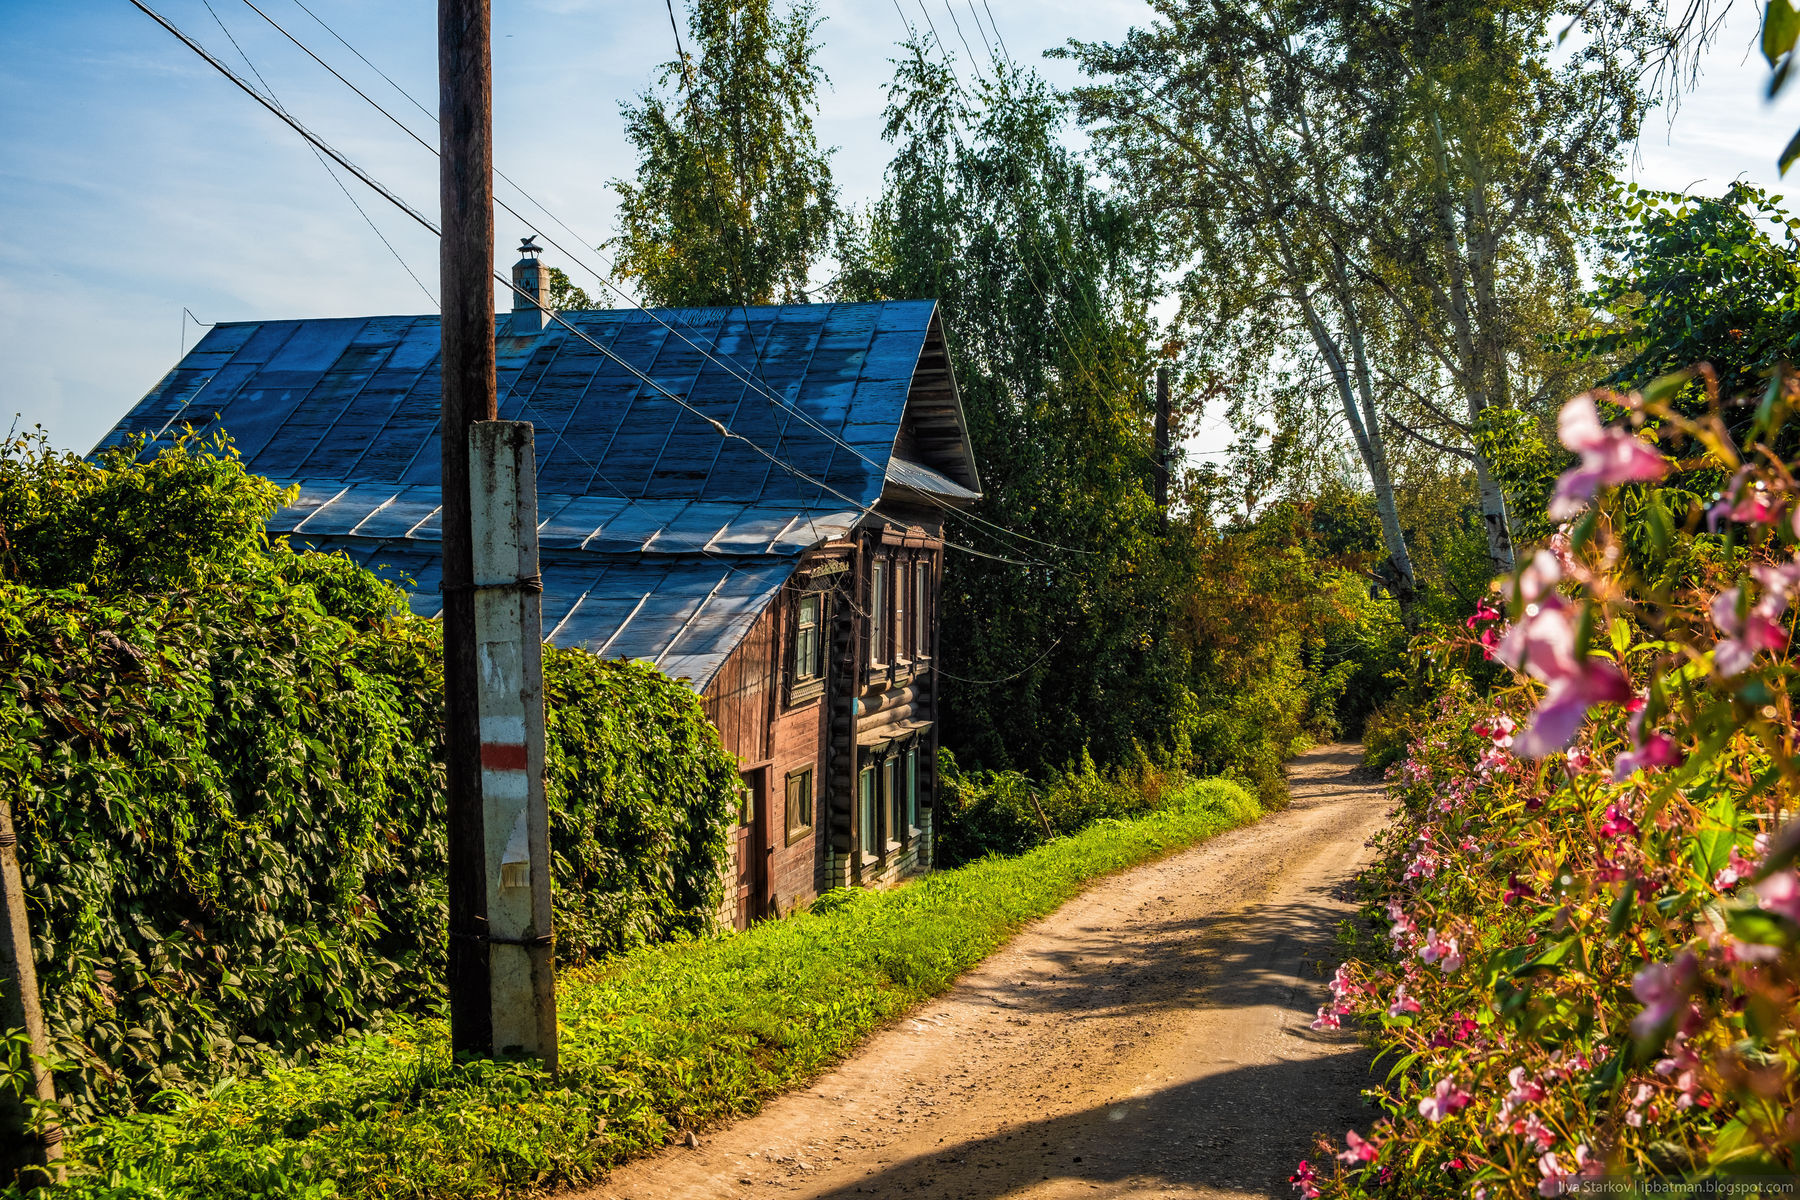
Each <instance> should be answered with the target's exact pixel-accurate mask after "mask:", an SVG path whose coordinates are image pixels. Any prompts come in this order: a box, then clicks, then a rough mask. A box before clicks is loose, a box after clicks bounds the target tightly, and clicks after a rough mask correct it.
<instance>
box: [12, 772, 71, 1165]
mask: <svg viewBox="0 0 1800 1200" xmlns="http://www.w3.org/2000/svg"><path fill="white" fill-rule="evenodd" d="M17 847H18V835H17V834H15V833H14V832H13V823H12V805H11V804H10V803H8V802H7V801H6V800H5V799H4V798H0V1033H4V1032H6V1031H9V1030H13V1029H23V1030H24V1031H25V1035H26V1037H27V1038H28V1039H29V1040H30V1042H31V1064H30V1066H31V1082H30V1096H29V1099H30V1100H34V1101H37V1102H38V1103H40V1104H54V1103H55V1102H56V1088H55V1086H54V1085H53V1084H52V1083H51V1080H50V1068H49V1065H48V1064H49V1060H50V1041H49V1038H48V1037H47V1036H46V1035H45V1032H44V1010H43V1006H42V1005H41V1004H40V1002H39V999H38V986H37V964H36V963H34V962H33V961H32V958H31V927H30V923H29V922H28V921H27V920H26V912H25V881H24V878H23V876H21V875H20V873H19V856H18V850H17ZM27 1099H28V1098H27V1097H26V1096H19V1095H14V1094H12V1093H11V1092H9V1091H8V1092H0V1185H5V1184H9V1183H20V1184H24V1185H26V1186H27V1187H30V1186H33V1185H36V1184H40V1183H43V1182H45V1177H46V1176H48V1178H49V1180H50V1181H51V1182H57V1183H60V1182H61V1181H62V1164H61V1161H60V1160H61V1159H62V1128H61V1126H59V1125H56V1124H51V1125H49V1126H48V1127H47V1128H43V1129H40V1130H37V1131H35V1132H34V1131H33V1130H32V1128H31V1125H32V1119H31V1108H30V1105H29V1104H28V1102H27Z"/></svg>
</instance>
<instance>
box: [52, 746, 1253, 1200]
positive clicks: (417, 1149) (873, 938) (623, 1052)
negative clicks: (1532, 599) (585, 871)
mask: <svg viewBox="0 0 1800 1200" xmlns="http://www.w3.org/2000/svg"><path fill="white" fill-rule="evenodd" d="M1261 811H1262V810H1261V809H1260V808H1259V806H1258V805H1257V802H1256V801H1255V800H1254V799H1252V798H1251V797H1250V796H1249V795H1248V794H1247V793H1246V792H1244V791H1243V790H1242V789H1241V788H1239V787H1237V786H1236V785H1235V784H1232V783H1227V782H1223V781H1219V780H1208V781H1204V782H1199V783H1193V784H1190V785H1188V786H1187V787H1186V788H1184V789H1182V790H1181V791H1180V792H1178V793H1177V794H1175V795H1172V796H1170V797H1168V798H1167V803H1166V807H1164V808H1163V809H1161V810H1160V811H1157V812H1154V813H1152V814H1150V815H1148V816H1144V817H1140V818H1137V819H1135V820H1130V821H1102V822H1099V823H1097V824H1095V825H1093V826H1090V827H1089V828H1088V829H1086V830H1083V831H1082V832H1081V833H1078V834H1075V835H1074V836H1071V837H1067V838H1061V839H1058V840H1056V841H1054V842H1051V843H1049V844H1047V845H1044V846H1040V847H1038V848H1037V849H1035V850H1032V851H1031V852H1029V853H1027V854H1024V855H1021V856H1020V857H1017V858H1007V859H1000V858H990V859H984V860H982V861H980V862H975V863H971V864H969V865H968V866H965V867H960V868H957V869H955V870H952V871H944V872H941V873H938V874H935V875H932V876H929V877H926V878H924V879H921V880H919V881H918V882H916V883H913V884H911V885H909V886H907V887H904V888H900V889H897V890H895V891H891V892H881V893H857V894H854V895H852V896H849V897H844V896H843V895H842V894H841V893H839V894H834V896H833V901H834V903H831V904H827V905H821V906H820V907H821V908H822V909H829V911H821V912H807V913H800V914H797V915H795V916H793V917H791V918H789V919H787V920H782V921H773V922H769V923H767V924H763V925H758V926H757V927H755V928H754V929H752V930H750V931H749V932H747V933H742V934H734V935H729V936H724V937H719V938H712V939H706V940H699V941H688V942H682V943H676V944H671V945H665V946H659V947H654V948H651V949H647V950H642V951H638V952H635V953H632V954H629V955H626V956H624V957H622V958H619V959H615V960H613V961H611V962H609V963H608V964H606V965H605V966H604V967H601V968H598V969H594V970H590V971H585V972H579V973H572V974H568V975H565V976H564V977H563V978H562V979H561V980H560V981H559V982H560V988H559V994H558V1001H559V1005H560V1011H561V1018H562V1026H563V1035H562V1037H563V1040H562V1056H563V1070H562V1075H561V1078H560V1079H557V1080H552V1079H551V1078H550V1077H549V1076H548V1075H546V1074H545V1073H544V1072H542V1071H540V1070H538V1069H537V1067H536V1066H535V1065H534V1064H532V1063H526V1062H506V1063H493V1062H457V1061H455V1060H453V1059H452V1057H451V1055H450V1053H449V1049H448V1046H447V1042H446V1036H445V1028H444V1025H443V1023H442V1022H441V1021H437V1020H395V1021H393V1022H391V1023H390V1024H388V1025H387V1026H386V1028H385V1029H383V1030H382V1031H381V1032H379V1033H376V1034H371V1035H368V1036H365V1037H361V1038H358V1039H356V1040H355V1041H353V1042H351V1043H350V1044H348V1045H345V1046H341V1047H335V1048H332V1049H330V1050H328V1051H326V1052H324V1053H322V1054H320V1055H319V1056H318V1057H317V1058H315V1059H314V1060H313V1061H312V1062H310V1063H308V1064H306V1065H304V1066H300V1067H290V1068H283V1069H277V1070H273V1071H271V1072H270V1073H269V1074H267V1075H265V1076H259V1077H257V1078H254V1079H249V1080H241V1081H236V1082H230V1081H228V1082H227V1083H225V1084H223V1085H221V1086H220V1087H218V1088H216V1089H214V1091H213V1093H212V1094H211V1096H209V1097H207V1098H205V1099H200V1100H194V1099H190V1098H185V1097H177V1096H172V1095H171V1096H169V1097H168V1098H167V1099H166V1100H165V1103H166V1105H167V1106H168V1107H167V1111H164V1112H158V1113H146V1114H139V1115H135V1116H132V1117H126V1118H113V1119H108V1120H104V1121H101V1122H97V1123H95V1124H92V1125H89V1126H87V1127H85V1128H83V1129H82V1130H80V1131H79V1132H78V1133H75V1134H73V1135H72V1138H71V1146H70V1150H71V1153H72V1167H73V1173H72V1177H71V1180H70V1183H69V1184H68V1185H67V1186H66V1187H65V1188H62V1189H57V1190H56V1191H55V1192H54V1193H53V1194H54V1195H57V1196H64V1195H70V1196H87V1197H171V1198H172V1197H202V1196H204V1197H217V1196H241V1197H254V1196H265V1197H276V1196H280V1197H325V1196H344V1197H350V1196H354V1197H364V1196H368V1197H375V1196H379V1197H427V1196H429V1197H476V1196H501V1195H516V1194H520V1193H524V1192H529V1191H532V1190H534V1189H542V1188H547V1187H550V1186H552V1185H556V1184H567V1183H574V1182H581V1181H584V1180H590V1179H593V1178H595V1177H597V1176H599V1175H600V1174H602V1173H603V1172H604V1171H605V1170H606V1168H608V1167H610V1166H615V1165H617V1164H618V1163H620V1162H622V1161H624V1160H626V1159H628V1158H631V1157H633V1156H636V1155H640V1154H643V1153H645V1152H647V1151H649V1150H652V1149H654V1148H656V1147H658V1146H661V1145H664V1144H666V1143H667V1142H668V1141H670V1140H671V1138H673V1137H674V1136H675V1135H676V1134H677V1133H678V1132H679V1131H681V1130H683V1129H687V1128H693V1127H697V1126H703V1125H705V1124H707V1123H709V1122H714V1121H718V1120H721V1119H723V1118H726V1117H730V1116H734V1115H738V1114H742V1113H748V1112H752V1111H754V1110H755V1109H756V1108H758V1107H759V1106H760V1105H761V1104H762V1103H763V1102H764V1101H766V1100H767V1099H769V1098H770V1097H771V1096H774V1095H775V1094H777V1093H778V1092H781V1091H784V1090H786V1089H787V1088H790V1087H792V1086H794V1085H795V1084H797V1083H800V1082H802V1081H804V1080H807V1079H809V1078H811V1077H813V1076H815V1075H817V1074H819V1073H820V1072H821V1071H822V1070H824V1069H825V1068H827V1067H829V1066H831V1065H832V1064H833V1063H836V1062H838V1061H839V1060H841V1059H842V1058H844V1056H845V1055H847V1054H848V1053H850V1052H851V1051H852V1050H853V1049H854V1048H855V1047H856V1046H857V1044H858V1043H859V1042H861V1041H862V1040H863V1039H864V1038H865V1037H866V1036H868V1034H869V1033H870V1032H871V1031H873V1030H875V1029H878V1028H880V1027H881V1026H883V1025H885V1024H886V1023H888V1022H889V1021H891V1020H893V1019H894V1018H895V1017H897V1016H899V1015H900V1014H901V1013H904V1012H905V1011H907V1010H908V1009H910V1008H912V1007H913V1006H914V1005H916V1004H918V1003H919V1002H920V1001H922V1000H925V999H926V998H928V997H930V996H933V995H936V994H938V993H939V992H942V991H944V990H945V989H946V988H948V987H949V986H950V984H951V983H952V982H954V981H955V979H956V977H957V976H958V975H960V974H961V973H962V972H963V971H965V970H967V969H968V968H969V967H971V966H973V965H974V964H976V963H978V962H980V961H981V960H982V959H983V958H985V957H986V956H987V955H989V954H991V953H993V951H995V950H996V949H998V948H999V947H1000V946H1001V945H1002V944H1003V943H1005V942H1006V940H1007V939H1008V938H1009V937H1010V936H1011V935H1012V934H1013V932H1014V931H1016V930H1017V929H1018V928H1019V927H1020V926H1021V925H1022V924H1024V923H1025V922H1027V921H1029V920H1031V919H1033V918H1035V917H1039V916H1042V915H1043V914H1045V913H1048V912H1050V911H1051V910H1053V909H1055V908H1056V907H1057V906H1058V905H1060V904H1062V903H1063V902H1064V901H1065V900H1067V899H1069V898H1070V897H1071V896H1073V895H1075V894H1076V893H1077V892H1079V891H1081V890H1082V888H1083V887H1084V886H1085V885H1086V884H1088V883H1089V882H1091V881H1092V880H1094V879H1097V878H1099V877H1101V876H1104V875H1108V874H1111V873H1113V872H1115V871H1119V870H1121V869H1123V868H1126V867H1130V866H1133V865H1136V864H1138V863H1142V862H1146V861H1149V860H1151V859H1155V858H1158V857H1161V856H1162V855H1164V854H1167V853H1169V852H1171V851H1173V850H1177V849H1180V848H1183V847H1186V846H1189V845H1192V844H1194V843H1196V842H1199V841H1201V840H1204V839H1205V838H1207V837H1210V836H1212V835H1213V834H1215V833H1219V832H1221V831H1223V830H1225V829H1229V828H1231V827H1233V826H1237V825H1241V824H1244V823H1246V822H1248V821H1251V820H1254V819H1256V818H1257V817H1258V816H1260V815H1261Z"/></svg>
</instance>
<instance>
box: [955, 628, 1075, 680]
mask: <svg viewBox="0 0 1800 1200" xmlns="http://www.w3.org/2000/svg"><path fill="white" fill-rule="evenodd" d="M1060 645H1062V639H1061V638H1060V637H1059V638H1057V639H1056V640H1055V641H1054V642H1051V643H1050V645H1049V646H1048V647H1047V648H1046V649H1045V650H1044V652H1043V653H1042V654H1040V655H1038V656H1037V658H1035V659H1033V660H1032V662H1031V663H1030V665H1029V666H1026V667H1023V668H1021V669H1019V670H1017V671H1014V672H1013V673H1012V674H1011V675H1002V676H1001V677H1000V678H998V679H964V678H963V677H962V676H961V675H952V674H951V673H950V672H948V671H946V670H944V669H943V668H942V667H939V668H938V674H939V675H942V676H943V677H944V678H945V679H954V680H956V682H958V683H966V684H970V685H972V686H974V687H992V686H994V685H995V684H999V683H1011V682H1012V681H1013V680H1015V679H1017V678H1019V677H1020V676H1021V675H1028V674H1030V673H1031V672H1032V671H1035V670H1037V668H1038V667H1039V666H1041V665H1042V664H1043V661H1044V660H1045V659H1046V658H1049V657H1050V652H1051V651H1052V650H1055V649H1056V648H1057V647H1058V646H1060Z"/></svg>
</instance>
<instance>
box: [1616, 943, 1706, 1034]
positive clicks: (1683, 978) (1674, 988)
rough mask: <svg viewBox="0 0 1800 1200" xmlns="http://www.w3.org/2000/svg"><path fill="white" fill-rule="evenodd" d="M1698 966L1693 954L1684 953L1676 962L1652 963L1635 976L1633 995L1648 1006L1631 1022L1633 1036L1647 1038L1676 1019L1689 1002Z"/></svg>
mask: <svg viewBox="0 0 1800 1200" xmlns="http://www.w3.org/2000/svg"><path fill="white" fill-rule="evenodd" d="M1697 966H1698V964H1697V963H1696V962H1695V960H1694V955H1693V952H1692V951H1688V950H1683V951H1682V952H1681V955H1680V957H1678V958H1677V959H1676V960H1675V961H1674V962H1672V963H1652V964H1650V965H1649V966H1647V967H1645V968H1644V969H1643V970H1641V971H1639V972H1638V973H1637V974H1636V975H1634V976H1632V978H1631V991H1632V994H1634V995H1635V996H1637V998H1638V999H1639V1000H1641V1001H1643V1003H1644V1011H1643V1012H1641V1013H1639V1014H1638V1015H1637V1016H1635V1017H1633V1018H1632V1019H1631V1032H1632V1033H1634V1034H1636V1035H1637V1036H1638V1037H1640V1038H1647V1037H1650V1036H1651V1035H1653V1034H1654V1033H1655V1032H1656V1031H1657V1030H1659V1029H1661V1028H1662V1027H1663V1026H1664V1025H1667V1024H1668V1023H1669V1022H1670V1021H1671V1020H1673V1019H1674V1017H1675V1014H1676V1013H1678V1012H1680V1011H1681V1008H1682V1006H1683V1005H1685V1004H1686V1003H1687V996H1688V991H1689V990H1690V989H1691V988H1692V986H1693V982H1694V973H1695V969H1696V967H1697Z"/></svg>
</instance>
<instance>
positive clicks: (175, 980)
mask: <svg viewBox="0 0 1800 1200" xmlns="http://www.w3.org/2000/svg"><path fill="white" fill-rule="evenodd" d="M282 496H283V494H282V492H281V490H280V489H279V488H277V487H276V486H275V485H273V484H270V483H269V482H268V481H267V480H263V479H259V478H257V477H255V476H252V475H249V474H247V473H246V472H244V471H243V469H242V467H241V464H239V463H238V461H237V460H236V458H235V457H234V456H233V454H232V453H231V449H230V446H229V444H228V443H225V442H223V441H217V442H209V443H205V444H199V443H195V442H191V441H189V442H184V443H182V444H181V445H179V446H177V447H176V448H174V449H172V450H167V451H164V452H163V453H162V454H160V455H158V456H157V457H155V458H152V459H149V460H147V461H143V462H140V461H137V459H136V458H135V456H134V450H132V449H127V450H124V451H119V452H114V453H111V454H108V455H106V456H105V457H103V458H102V459H101V460H100V461H99V462H87V461H84V460H82V459H80V458H77V457H75V456H73V455H66V454H58V453H56V452H53V451H50V450H48V449H47V448H45V447H44V446H43V445H42V444H41V443H38V442H34V441H32V440H29V439H20V440H17V441H14V442H12V443H11V444H9V445H8V446H6V447H5V450H4V454H0V790H3V792H4V794H5V796H6V797H7V799H8V800H10V801H11V803H12V806H13V810H14V814H15V819H16V821H17V824H18V827H19V834H20V842H19V849H20V857H21V867H22V869H23V872H24V875H25V882H26V887H27V890H28V893H29V896H30V901H31V906H32V911H31V920H32V924H33V938H34V947H33V948H34V956H35V958H36V961H37V965H38V972H39V986H40V990H41V991H42V994H43V998H44V1003H45V1009H46V1018H47V1022H48V1024H49V1027H50V1034H51V1040H52V1043H53V1050H54V1053H55V1054H56V1056H57V1058H58V1060H59V1063H58V1071H57V1083H58V1090H59V1093H60V1094H61V1096H62V1097H63V1098H64V1099H65V1101H66V1102H67V1104H68V1105H69V1107H70V1110H71V1111H72V1114H73V1115H74V1116H75V1117H77V1118H78V1119H79V1118H81V1117H85V1116H92V1115H94V1114H95V1113H98V1112H100V1111H117V1110H118V1109H120V1108H124V1107H129V1106H130V1105H131V1104H133V1103H135V1102H136V1101H138V1100H141V1099H142V1098H143V1097H145V1096H147V1095H149V1094H152V1093H154V1092H156V1091H158V1090H160V1089H164V1088H176V1089H181V1090H189V1091H192V1090H196V1089H199V1088H202V1087H204V1086H206V1085H208V1084H210V1083H211V1082H213V1081H215V1080H217V1079H220V1078H222V1077H224V1076H226V1075H230V1074H241V1073H243V1072H244V1071H246V1070H248V1069H252V1068H255V1067H257V1066H258V1065H260V1064H261V1063H262V1062H264V1061H265V1060H267V1059H268V1058H270V1057H271V1056H273V1057H274V1058H276V1059H280V1060H288V1061H291V1060H294V1059H296V1058H299V1057H303V1056H305V1055H306V1054H308V1053H309V1052H310V1051H311V1050H312V1049H314V1048H316V1047H319V1046H321V1045H324V1044H328V1043H331V1042H334V1041H337V1040H341V1039H342V1038H343V1037H344V1036H345V1035H347V1034H350V1033H353V1032H354V1031H357V1030H359V1029H362V1028H364V1027H367V1026H369V1025H370V1024H372V1023H374V1022H376V1021H377V1020H378V1019H379V1016H380V1014H382V1013H383V1012H386V1011H392V1010H403V1009H406V1010H421V1009H429V1008H431V1007H433V1006H434V1005H436V1004H437V1003H438V1000H439V997H440V995H441V979H442V963H443V929H444V902H445V885H444V862H445V853H446V842H445V833H444V813H443V775H442V754H441V743H440V738H441V721H440V715H439V704H440V701H439V697H440V696H441V694H442V687H441V675H440V663H441V652H440V643H439V632H438V626H437V624H436V623H435V622H432V621H427V620H421V619H419V618H416V617H413V616H412V615H411V614H410V613H409V612H408V611H407V609H406V607H405V603H404V597H403V595H402V594H401V593H400V592H399V591H398V590H397V589H395V588H393V587H391V586H389V585H387V584H385V583H383V582H381V581H380V580H378V579H376V578H375V577H374V576H372V575H370V574H369V573H368V572H366V571H363V570H362V569H361V568H359V567H356V566H355V565H354V564H352V563H350V562H349V561H348V560H347V559H344V558H341V557H333V556H325V555H318V554H313V553H302V552H297V551H294V550H291V549H289V548H288V547H286V546H285V545H281V544H279V543H277V544H271V543H269V542H268V540H267V539H266V538H265V537H264V535H263V533H262V529H263V525H264V522H265V521H266V520H267V518H268V516H269V515H270V514H271V513H272V512H273V511H274V510H275V508H276V507H277V506H278V505H279V504H280V503H281V501H282ZM544 672H545V687H546V696H547V708H548V746H547V756H546V757H547V771H546V777H547V786H548V794H549V801H550V808H551V814H552V816H551V823H552V852H553V855H554V858H555V872H556V881H557V892H556V903H557V909H558V915H557V922H558V928H559V942H558V952H559V956H560V957H561V958H563V959H564V960H565V961H576V960H583V959H590V958H594V957H598V956H605V955H609V954H613V953H616V952H619V951H621V950H626V949H630V948H633V947H636V946H640V945H643V944H645V943H648V942H652V941H656V940H660V939H665V938H668V937H671V936H677V935H681V934H691V933H697V932H701V931H704V930H705V929H707V928H708V927H709V926H710V925H711V923H712V921H713V919H714V917H713V914H714V912H715V911H716V909H717V906H718V902H719V896H720V890H721V887H722V876H721V869H722V865H723V862H724V856H725V849H726V836H727V832H728V830H729V822H730V819H731V815H732V813H733V812H734V811H735V808H736V779H737V775H736V770H735V764H734V763H733V761H732V759H731V757H730V756H729V755H728V754H726V753H725V752H724V750H723V749H722V748H721V747H720V745H719V741H718V737H717V734H716V732H715V731H714V730H713V728H712V726H711V725H710V723H709V722H708V721H707V720H706V717H705V715H704V712H703V711H702V709H701V707H700V704H699V701H698V698H697V697H696V696H695V695H694V694H693V693H692V692H691V691H690V690H689V689H688V688H686V687H685V686H683V685H682V684H679V683H677V682H675V681H674V680H671V679H669V678H668V677H666V676H664V675H662V674H661V673H659V672H657V671H656V670H654V669H653V668H651V667H648V666H646V665H643V664H639V663H630V662H623V661H619V662H604V661H601V660H599V659H596V658H594V657H593V656H592V655H588V654H586V653H582V652H579V651H566V650H550V651H547V652H546V656H545V664H544Z"/></svg>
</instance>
